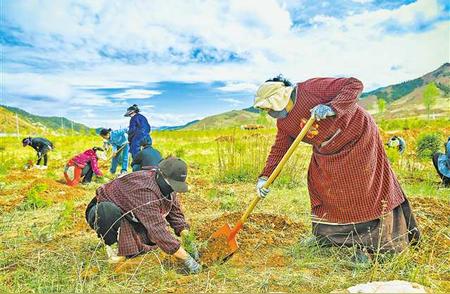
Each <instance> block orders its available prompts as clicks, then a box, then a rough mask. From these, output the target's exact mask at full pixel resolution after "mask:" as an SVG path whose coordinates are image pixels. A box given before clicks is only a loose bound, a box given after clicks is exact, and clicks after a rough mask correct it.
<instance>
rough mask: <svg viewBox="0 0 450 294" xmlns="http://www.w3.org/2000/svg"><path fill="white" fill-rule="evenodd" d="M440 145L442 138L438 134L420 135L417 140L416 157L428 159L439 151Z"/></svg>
mask: <svg viewBox="0 0 450 294" xmlns="http://www.w3.org/2000/svg"><path fill="white" fill-rule="evenodd" d="M441 145H442V137H441V135H440V134H439V133H422V134H420V135H419V138H418V139H417V144H416V151H417V156H418V157H420V158H423V159H425V158H430V157H431V156H433V154H434V153H436V152H438V151H439V148H440V147H441Z"/></svg>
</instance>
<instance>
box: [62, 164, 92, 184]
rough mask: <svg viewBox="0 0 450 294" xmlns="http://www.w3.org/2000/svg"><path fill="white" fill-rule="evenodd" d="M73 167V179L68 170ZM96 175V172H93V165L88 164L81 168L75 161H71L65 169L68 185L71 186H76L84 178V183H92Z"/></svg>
mask: <svg viewBox="0 0 450 294" xmlns="http://www.w3.org/2000/svg"><path fill="white" fill-rule="evenodd" d="M70 167H73V168H74V171H73V179H71V177H70V176H69V174H68V173H67V170H68V169H69V168H70ZM93 175H94V171H93V170H92V166H91V163H90V162H89V163H87V164H86V165H85V166H84V167H83V168H81V167H79V166H78V165H77V164H76V163H75V162H74V161H73V160H69V162H68V163H67V164H66V166H65V167H64V178H65V179H66V183H67V185H69V186H76V185H78V183H79V182H80V180H81V178H83V180H82V183H90V182H91V181H92V176H93Z"/></svg>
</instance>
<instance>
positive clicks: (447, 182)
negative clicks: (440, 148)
mask: <svg viewBox="0 0 450 294" xmlns="http://www.w3.org/2000/svg"><path fill="white" fill-rule="evenodd" d="M440 155H442V153H439V152H438V153H434V154H433V165H434V168H435V169H436V171H437V173H438V175H439V177H440V178H441V180H442V182H443V183H444V186H446V187H448V186H450V178H447V177H446V176H444V175H443V174H442V173H441V172H440V171H439V168H438V158H439V156H440Z"/></svg>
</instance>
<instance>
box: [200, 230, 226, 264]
mask: <svg viewBox="0 0 450 294" xmlns="http://www.w3.org/2000/svg"><path fill="white" fill-rule="evenodd" d="M201 254H202V263H204V264H207V265H209V264H212V263H214V262H221V261H223V260H224V259H225V258H226V257H227V256H228V255H230V254H231V252H230V248H229V247H228V239H227V237H226V236H223V235H222V236H219V237H215V238H210V239H209V240H208V244H207V246H206V248H205V249H203V250H202V252H201Z"/></svg>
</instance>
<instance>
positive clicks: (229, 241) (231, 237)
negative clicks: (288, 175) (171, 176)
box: [210, 116, 315, 260]
mask: <svg viewBox="0 0 450 294" xmlns="http://www.w3.org/2000/svg"><path fill="white" fill-rule="evenodd" d="M314 121H315V119H314V117H312V116H311V118H310V119H309V120H308V121H307V122H306V124H305V126H304V127H303V129H302V130H301V132H300V134H298V136H297V138H296V139H295V140H294V142H293V143H292V145H291V146H290V147H289V149H288V151H287V152H286V153H285V154H284V156H283V158H282V159H281V161H280V163H278V165H277V167H276V168H275V170H274V171H273V172H272V174H271V175H270V177H269V179H268V180H267V182H266V183H265V184H264V188H266V189H267V188H269V187H270V185H271V184H272V183H273V181H274V180H275V179H276V177H277V176H278V175H279V174H280V172H281V170H282V169H283V167H284V165H285V164H286V162H287V161H288V159H289V157H291V155H292V153H294V151H295V149H296V148H297V146H298V144H300V142H301V141H302V140H303V138H304V137H305V135H306V134H307V133H308V131H309V129H310V128H311V126H312V125H313V123H314ZM260 199H261V197H259V196H256V197H255V198H254V199H253V201H252V202H251V203H250V206H249V207H248V208H247V210H246V211H245V213H244V214H243V215H242V217H241V219H240V220H239V221H238V222H237V224H236V225H235V226H234V228H231V227H230V225H229V224H225V225H224V226H222V227H221V228H220V229H219V230H217V231H216V232H214V233H213V234H212V235H211V238H210V240H213V242H214V247H215V246H217V248H219V250H221V249H224V250H226V252H224V253H223V254H222V255H220V256H222V257H224V258H223V260H226V259H228V258H229V257H231V255H232V254H233V253H234V252H236V250H238V248H239V245H238V243H237V241H236V235H237V233H238V232H239V231H240V230H241V229H242V227H243V225H244V223H245V222H246V221H247V219H248V217H249V216H250V213H252V211H253V209H254V208H255V206H256V204H258V202H259V200H260ZM219 242H221V243H223V242H225V243H226V244H220V243H219ZM211 250H214V248H212V249H211Z"/></svg>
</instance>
